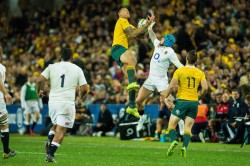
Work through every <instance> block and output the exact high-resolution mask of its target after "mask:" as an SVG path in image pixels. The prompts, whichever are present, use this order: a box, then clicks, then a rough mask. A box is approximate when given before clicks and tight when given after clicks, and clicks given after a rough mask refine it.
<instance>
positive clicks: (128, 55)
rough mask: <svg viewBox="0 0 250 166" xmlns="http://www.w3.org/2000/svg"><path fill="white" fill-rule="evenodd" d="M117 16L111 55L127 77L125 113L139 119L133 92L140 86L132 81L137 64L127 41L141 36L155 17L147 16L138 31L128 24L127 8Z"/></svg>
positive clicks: (122, 9)
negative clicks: (127, 93)
mask: <svg viewBox="0 0 250 166" xmlns="http://www.w3.org/2000/svg"><path fill="white" fill-rule="evenodd" d="M118 16H119V19H118V20H117V22H116V25H115V30H114V39H113V44H112V50H111V55H112V58H113V59H114V60H115V61H116V62H117V63H118V64H119V65H120V67H121V68H122V71H123V73H124V75H125V76H126V77H128V81H129V84H128V86H127V90H128V92H129V104H128V108H127V109H126V112H127V113H129V114H132V115H134V116H136V117H138V118H139V117H140V115H139V113H138V111H137V108H136V104H135V91H136V90H138V89H139V88H140V86H139V85H138V84H137V83H136V82H135V80H134V75H135V66H136V63H137V62H136V58H135V57H134V55H133V53H132V50H130V49H129V48H128V39H129V37H137V36H139V35H141V34H142V33H143V32H144V31H145V30H146V29H147V28H148V26H149V25H150V24H151V23H152V22H154V18H155V16H154V14H153V13H152V14H151V16H148V17H147V22H146V24H145V25H144V26H142V27H141V28H138V29H136V28H135V27H134V26H133V25H131V24H130V23H129V22H128V19H129V18H130V14H129V11H128V9H127V8H121V9H120V10H119V12H118Z"/></svg>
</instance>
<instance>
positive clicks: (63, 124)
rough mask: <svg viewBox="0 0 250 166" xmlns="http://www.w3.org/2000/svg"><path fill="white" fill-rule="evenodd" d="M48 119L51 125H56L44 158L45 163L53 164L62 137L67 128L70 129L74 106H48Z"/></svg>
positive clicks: (57, 104) (54, 104) (72, 122)
mask: <svg viewBox="0 0 250 166" xmlns="http://www.w3.org/2000/svg"><path fill="white" fill-rule="evenodd" d="M49 107H50V108H51V110H50V113H49V114H50V117H51V121H52V123H53V124H56V132H55V136H54V138H53V140H52V142H51V144H50V147H49V154H48V155H47V157H46V161H47V162H55V160H54V154H55V152H56V150H57V149H58V148H59V147H60V145H61V143H62V141H63V138H64V135H65V134H66V132H67V129H68V128H72V127H73V125H74V120H75V112H76V111H75V105H74V104H62V103H53V104H50V105H49Z"/></svg>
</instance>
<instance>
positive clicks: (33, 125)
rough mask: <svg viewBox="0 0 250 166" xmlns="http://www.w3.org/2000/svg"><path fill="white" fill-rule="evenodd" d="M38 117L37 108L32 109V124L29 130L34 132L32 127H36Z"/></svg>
mask: <svg viewBox="0 0 250 166" xmlns="http://www.w3.org/2000/svg"><path fill="white" fill-rule="evenodd" d="M39 118H40V113H39V110H34V111H33V123H32V125H31V131H32V132H33V133H35V132H34V128H35V127H36V125H37V122H38V120H39Z"/></svg>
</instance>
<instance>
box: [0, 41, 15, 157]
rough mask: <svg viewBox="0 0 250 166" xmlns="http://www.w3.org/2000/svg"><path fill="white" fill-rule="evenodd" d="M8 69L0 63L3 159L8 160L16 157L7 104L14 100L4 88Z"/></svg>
mask: <svg viewBox="0 0 250 166" xmlns="http://www.w3.org/2000/svg"><path fill="white" fill-rule="evenodd" d="M2 56H3V48H2V46H1V45H0V61H2ZM5 72H6V68H5V67H4V66H3V65H2V64H1V63H0V130H1V141H2V143H3V158H4V159H7V158H9V157H13V156H15V155H16V152H15V151H13V150H10V149H9V139H10V137H9V124H8V112H7V110H6V103H7V104H12V98H11V96H10V94H9V93H8V92H7V90H6V89H5V87H4V81H5Z"/></svg>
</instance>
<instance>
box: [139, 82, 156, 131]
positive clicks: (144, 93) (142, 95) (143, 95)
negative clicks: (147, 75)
mask: <svg viewBox="0 0 250 166" xmlns="http://www.w3.org/2000/svg"><path fill="white" fill-rule="evenodd" d="M152 93H153V91H151V90H149V89H147V88H145V87H144V86H142V87H141V88H140V90H139V93H138V96H137V98H136V104H137V107H138V112H139V114H140V119H139V122H138V125H137V126H136V130H137V131H140V130H141V129H142V127H143V124H144V122H145V121H146V120H147V117H146V115H144V105H143V102H144V100H145V99H146V98H148V96H149V95H151V94H152Z"/></svg>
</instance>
